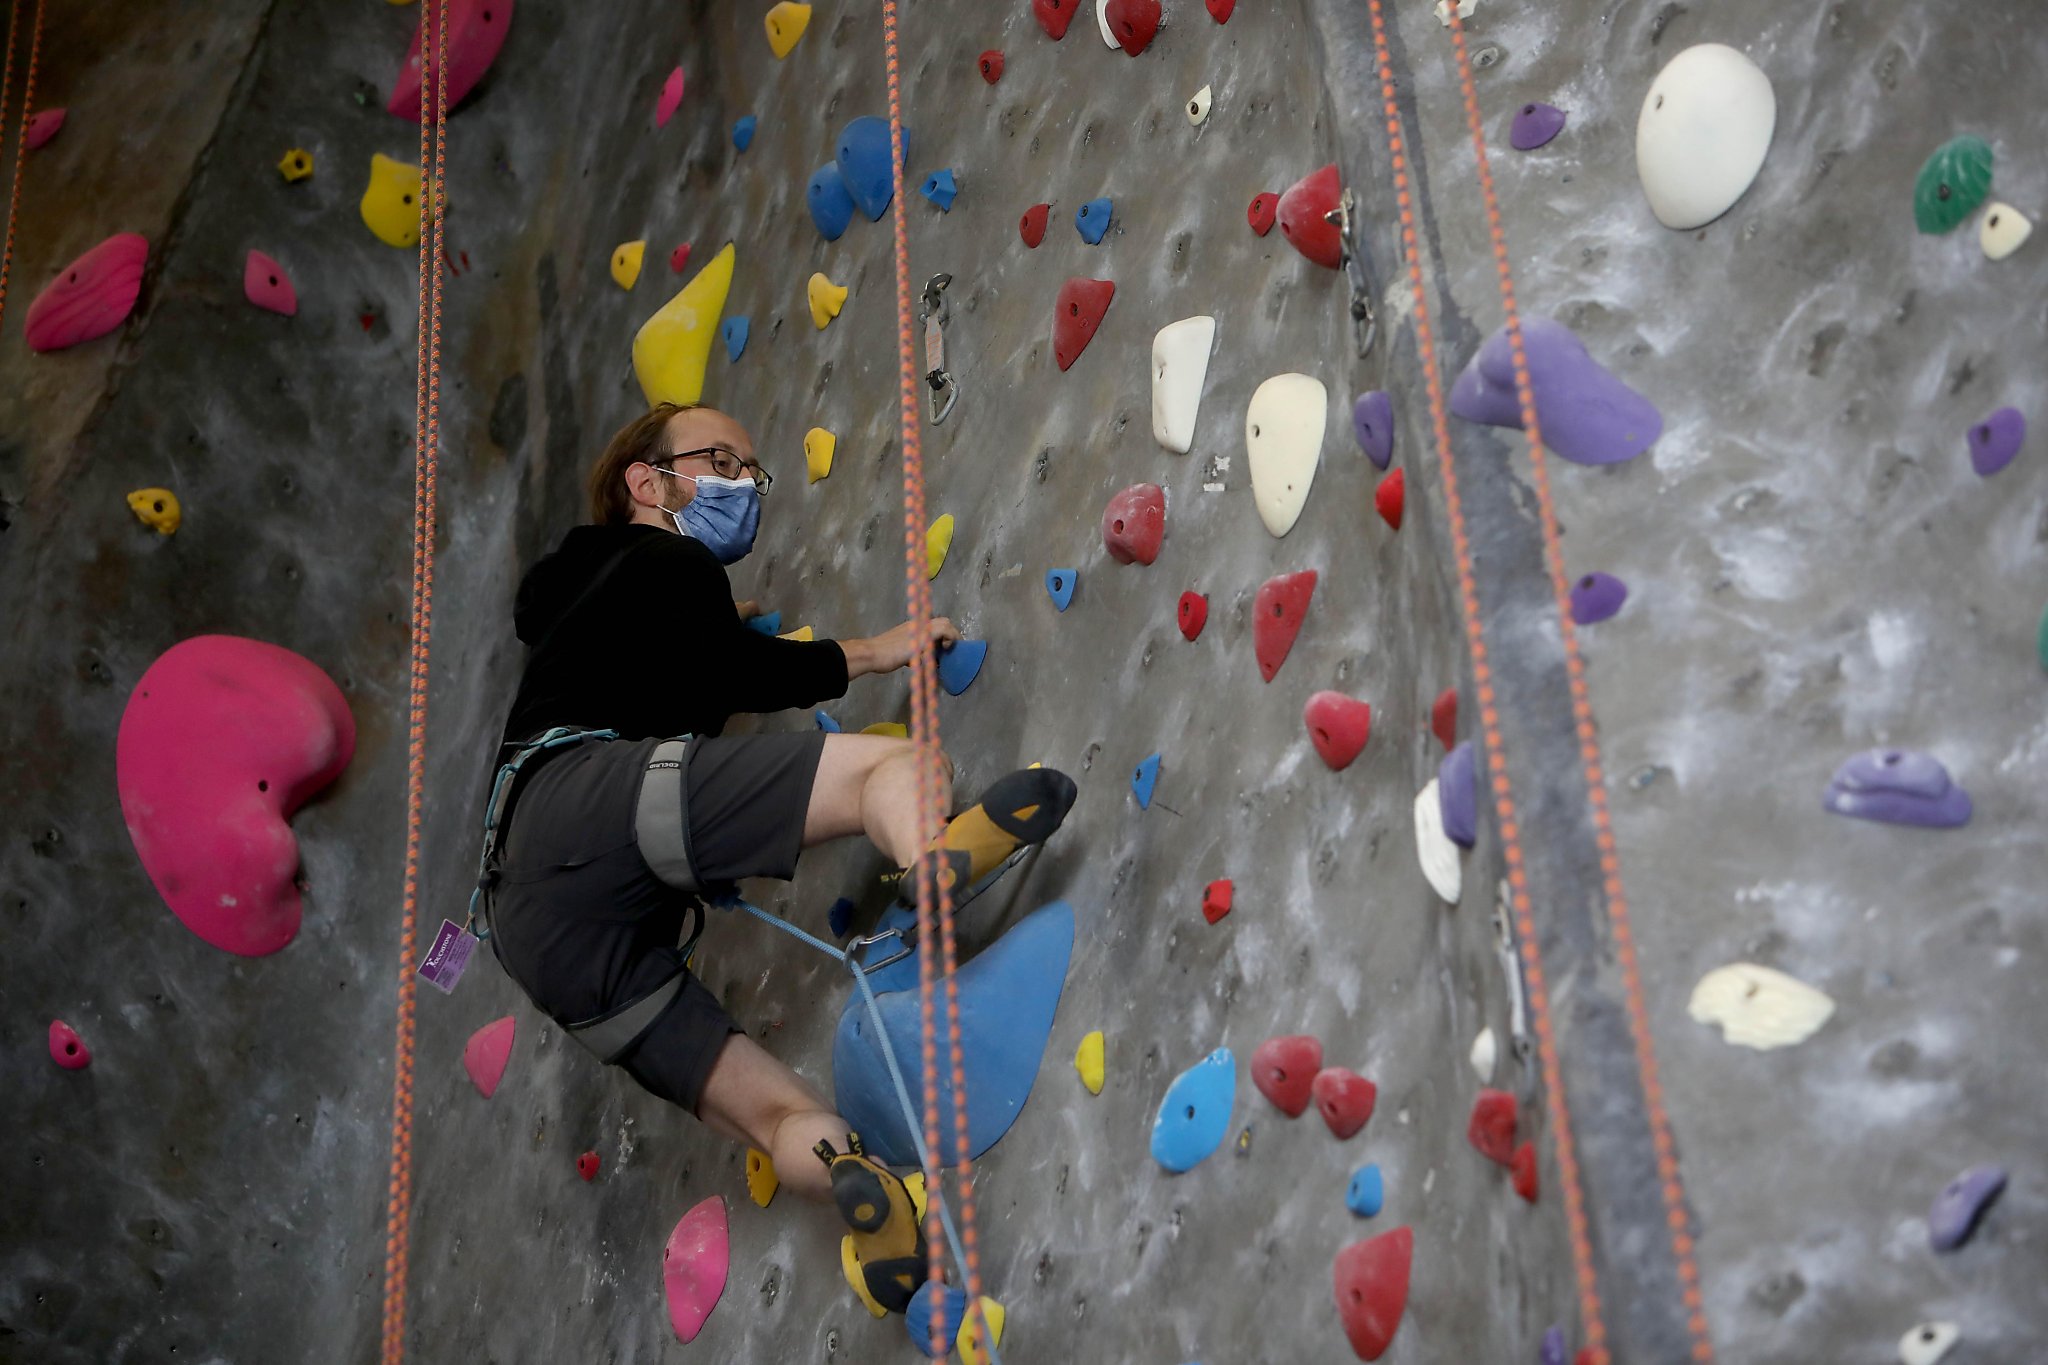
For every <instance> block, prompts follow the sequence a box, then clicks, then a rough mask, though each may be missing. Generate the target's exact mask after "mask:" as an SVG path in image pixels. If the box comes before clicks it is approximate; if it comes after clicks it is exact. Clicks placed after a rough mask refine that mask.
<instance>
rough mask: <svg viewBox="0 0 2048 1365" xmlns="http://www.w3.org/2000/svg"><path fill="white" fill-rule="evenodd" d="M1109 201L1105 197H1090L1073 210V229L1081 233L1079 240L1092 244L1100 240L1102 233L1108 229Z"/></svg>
mask: <svg viewBox="0 0 2048 1365" xmlns="http://www.w3.org/2000/svg"><path fill="white" fill-rule="evenodd" d="M1109 213H1110V202H1109V200H1107V199H1090V200H1089V201H1088V202H1087V203H1085V204H1083V205H1081V207H1080V208H1078V209H1076V210H1074V229H1075V231H1077V232H1079V233H1080V234H1081V240H1082V241H1084V242H1086V243H1087V244H1088V245H1090V246H1094V245H1095V244H1096V243H1097V242H1099V241H1101V240H1102V234H1103V233H1105V232H1107V231H1109Z"/></svg>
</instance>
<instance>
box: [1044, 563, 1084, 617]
mask: <svg viewBox="0 0 2048 1365" xmlns="http://www.w3.org/2000/svg"><path fill="white" fill-rule="evenodd" d="M1080 577H1081V575H1080V574H1079V572H1078V571H1076V570H1073V569H1047V570H1046V571H1045V590H1046V591H1047V592H1049V593H1051V594H1052V604H1053V605H1054V606H1055V607H1058V608H1059V609H1060V610H1061V611H1065V610H1066V609H1067V606H1068V604H1069V603H1071V602H1072V601H1073V600H1074V584H1075V583H1076V582H1077V581H1079V579H1080Z"/></svg>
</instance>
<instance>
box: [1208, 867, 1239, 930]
mask: <svg viewBox="0 0 2048 1365" xmlns="http://www.w3.org/2000/svg"><path fill="white" fill-rule="evenodd" d="M1236 889H1237V888H1236V887H1234V886H1233V885H1231V881H1230V878H1228V877H1224V878H1223V879H1221V880H1220V881H1213V882H1210V883H1209V885H1208V886H1207V887H1206V888H1205V889H1204V890H1203V892H1202V918H1203V919H1205V920H1207V921H1209V923H1211V924H1214V923H1215V922H1216V921H1217V920H1220V919H1222V918H1223V917H1224V916H1225V915H1227V914H1229V913H1230V899H1231V896H1232V895H1233V894H1234V893H1235V891H1236Z"/></svg>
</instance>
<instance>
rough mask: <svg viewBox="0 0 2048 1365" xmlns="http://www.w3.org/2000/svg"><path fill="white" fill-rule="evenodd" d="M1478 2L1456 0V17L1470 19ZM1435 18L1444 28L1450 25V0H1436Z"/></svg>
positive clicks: (1474, 0)
mask: <svg viewBox="0 0 2048 1365" xmlns="http://www.w3.org/2000/svg"><path fill="white" fill-rule="evenodd" d="M1478 4H1479V0H1458V17H1459V18H1460V19H1470V18H1471V17H1472V11H1473V9H1474V8H1475V7H1476V6H1477V5H1478ZM1436 18H1437V22H1438V23H1440V24H1442V25H1443V26H1444V27H1445V28H1449V27H1450V26H1451V0H1436Z"/></svg>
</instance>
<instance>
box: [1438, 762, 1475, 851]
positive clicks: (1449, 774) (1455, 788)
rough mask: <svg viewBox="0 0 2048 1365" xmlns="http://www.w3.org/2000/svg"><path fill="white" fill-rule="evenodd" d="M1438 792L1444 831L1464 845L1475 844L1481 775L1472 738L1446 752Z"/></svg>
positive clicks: (1439, 768) (1463, 846)
mask: <svg viewBox="0 0 2048 1365" xmlns="http://www.w3.org/2000/svg"><path fill="white" fill-rule="evenodd" d="M1436 795H1437V806H1438V808H1439V809H1440V810H1441V811H1442V812H1443V817H1444V834H1445V835H1446V836H1448V837H1449V839H1450V841H1451V842H1452V843H1454V844H1456V845H1457V846H1458V847H1460V848H1470V847H1472V845H1473V843H1474V842H1476V841H1477V840H1478V838H1479V777H1478V774H1477V773H1476V772H1475V771H1474V769H1473V758H1472V741H1471V740H1469V739H1468V740H1466V741H1465V742H1464V743H1463V744H1460V745H1459V746H1458V747H1457V748H1455V749H1453V750H1451V751H1450V752H1449V753H1447V754H1445V755H1444V761H1443V763H1442V764H1441V765H1440V766H1439V767H1438V768H1437V773H1436Z"/></svg>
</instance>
